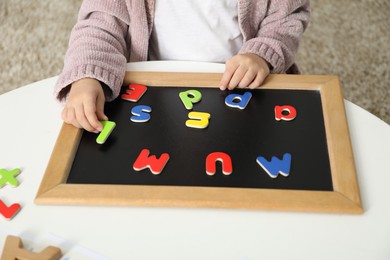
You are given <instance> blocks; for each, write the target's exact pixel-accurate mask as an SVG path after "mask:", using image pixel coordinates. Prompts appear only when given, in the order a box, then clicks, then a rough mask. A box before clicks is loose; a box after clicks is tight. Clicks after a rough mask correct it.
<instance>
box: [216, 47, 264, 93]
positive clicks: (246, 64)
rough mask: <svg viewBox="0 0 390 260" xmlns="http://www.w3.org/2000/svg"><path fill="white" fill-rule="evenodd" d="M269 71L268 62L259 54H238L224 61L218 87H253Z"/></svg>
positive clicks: (222, 88)
mask: <svg viewBox="0 0 390 260" xmlns="http://www.w3.org/2000/svg"><path fill="white" fill-rule="evenodd" d="M269 73H270V69H269V67H268V63H267V62H266V61H265V60H264V59H263V58H261V57H260V56H258V55H256V54H253V53H247V54H238V55H236V56H233V57H232V58H231V59H229V60H228V61H226V68H225V72H224V74H223V76H222V80H221V83H220V89H221V90H225V89H234V88H235V87H237V86H238V87H243V88H246V87H249V88H251V89H254V88H257V87H259V86H260V85H261V83H263V81H264V79H265V78H266V77H267V76H268V74H269Z"/></svg>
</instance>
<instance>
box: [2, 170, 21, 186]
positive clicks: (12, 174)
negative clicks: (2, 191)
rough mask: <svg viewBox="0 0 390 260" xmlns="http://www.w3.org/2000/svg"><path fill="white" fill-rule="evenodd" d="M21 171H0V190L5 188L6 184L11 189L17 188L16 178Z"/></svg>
mask: <svg viewBox="0 0 390 260" xmlns="http://www.w3.org/2000/svg"><path fill="white" fill-rule="evenodd" d="M21 172H22V171H21V170H20V169H13V170H11V171H8V170H6V169H0V188H2V187H3V186H5V185H6V184H8V185H10V186H11V187H17V186H18V185H19V181H18V179H16V176H18V175H19V174H20V173H21Z"/></svg>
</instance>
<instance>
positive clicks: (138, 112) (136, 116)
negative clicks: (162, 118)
mask: <svg viewBox="0 0 390 260" xmlns="http://www.w3.org/2000/svg"><path fill="white" fill-rule="evenodd" d="M150 112H152V108H151V107H149V106H144V105H140V106H135V107H133V109H131V113H132V114H133V116H131V117H130V120H131V121H132V122H134V123H144V122H148V121H149V120H150V114H149V113H150Z"/></svg>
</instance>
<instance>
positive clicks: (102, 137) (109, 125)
mask: <svg viewBox="0 0 390 260" xmlns="http://www.w3.org/2000/svg"><path fill="white" fill-rule="evenodd" d="M100 122H101V123H102V125H103V131H101V132H100V134H99V135H98V137H97V138H96V142H97V143H98V144H104V143H105V142H106V140H107V138H108V137H109V136H110V134H111V133H112V131H113V130H114V128H115V126H116V124H115V122H112V121H100Z"/></svg>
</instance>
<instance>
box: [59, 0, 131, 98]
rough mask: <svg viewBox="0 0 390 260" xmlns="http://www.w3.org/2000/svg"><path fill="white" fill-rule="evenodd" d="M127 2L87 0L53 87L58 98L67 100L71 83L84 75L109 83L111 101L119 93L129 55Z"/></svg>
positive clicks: (108, 94) (81, 10) (107, 95)
mask: <svg viewBox="0 0 390 260" xmlns="http://www.w3.org/2000/svg"><path fill="white" fill-rule="evenodd" d="M124 2H125V1H116V0H111V1H105V0H84V2H83V4H82V6H81V8H80V12H79V17H78V21H77V23H76V25H75V26H74V28H73V30H72V32H71V35H70V40H69V47H68V50H67V53H66V55H65V60H64V68H63V71H62V73H61V74H60V76H59V78H58V81H57V83H56V86H55V89H54V95H55V97H56V98H57V99H59V100H63V99H66V96H67V94H68V92H69V89H70V85H71V84H72V83H73V82H75V81H77V80H79V79H82V78H94V79H97V80H99V81H100V82H101V83H103V84H102V85H103V86H108V88H109V89H111V91H106V92H105V93H106V99H107V100H108V101H110V100H112V99H114V98H115V97H117V96H118V95H119V92H120V88H121V85H122V82H123V78H124V75H125V66H126V62H127V56H128V54H127V46H126V35H127V32H128V24H129V17H128V16H129V15H128V12H127V8H126V5H125V4H124Z"/></svg>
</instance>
